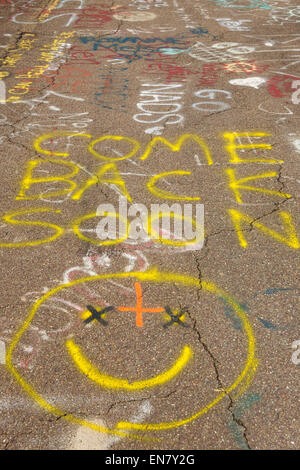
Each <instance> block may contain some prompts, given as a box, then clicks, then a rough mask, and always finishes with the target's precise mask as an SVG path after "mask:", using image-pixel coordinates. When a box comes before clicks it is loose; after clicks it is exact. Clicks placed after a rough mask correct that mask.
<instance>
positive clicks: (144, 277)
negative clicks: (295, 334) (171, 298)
mask: <svg viewBox="0 0 300 470" xmlns="http://www.w3.org/2000/svg"><path fill="white" fill-rule="evenodd" d="M114 278H116V279H124V278H125V279H126V278H136V279H138V280H140V281H144V282H162V283H179V284H183V285H186V286H190V287H197V288H199V279H197V278H193V277H191V276H187V275H182V274H176V273H168V272H160V271H158V270H157V269H151V270H149V271H146V272H131V273H114V274H101V275H98V276H91V277H87V278H82V279H77V280H76V281H72V282H69V283H67V284H63V285H60V286H58V287H55V288H54V289H52V290H51V291H49V292H47V293H46V294H45V295H43V296H42V297H41V298H40V299H38V300H37V301H36V302H35V303H34V305H33V306H32V308H31V310H30V312H29V315H28V317H27V319H26V320H25V322H24V324H23V325H22V327H21V328H20V329H19V330H18V331H17V333H16V334H15V336H14V338H13V340H12V342H11V344H10V346H9V348H8V351H7V355H6V366H7V368H8V369H9V371H10V372H11V373H12V375H13V376H14V377H15V379H16V380H17V382H18V383H19V384H20V385H21V386H22V387H23V388H24V390H25V391H26V392H27V394H28V395H29V396H30V397H31V398H32V399H34V400H35V401H36V402H37V403H38V404H39V405H40V406H41V407H42V408H44V409H45V410H46V411H48V412H49V413H53V414H54V415H56V416H60V417H62V418H63V419H65V420H66V421H69V422H71V423H73V424H77V425H80V426H87V427H89V428H91V429H93V430H95V431H100V432H104V433H108V434H116V435H120V436H122V437H130V438H135V439H143V438H142V437H141V436H139V435H134V434H131V433H129V434H128V432H126V431H125V430H142V431H159V430H165V429H171V428H175V427H179V426H183V425H185V424H188V423H190V422H192V421H194V420H195V419H197V418H199V417H200V416H201V415H203V414H205V413H207V412H208V411H209V410H210V409H211V408H213V407H214V406H215V405H216V404H217V403H218V402H219V401H221V400H222V399H223V398H224V397H225V396H226V395H228V394H229V393H230V392H232V391H233V390H235V389H236V388H237V387H238V386H239V385H240V384H241V383H242V382H243V381H244V380H246V381H247V379H248V377H250V376H251V378H252V376H253V374H254V372H255V370H256V368H257V364H258V361H257V360H256V357H255V338H254V335H253V331H252V327H251V324H250V322H249V320H248V318H247V316H246V314H245V312H244V311H243V309H242V308H241V307H240V305H239V304H238V303H237V302H236V301H235V300H234V299H233V298H232V297H231V296H229V295H228V294H227V293H226V292H224V291H223V290H221V289H219V288H218V287H217V286H215V285H214V284H212V283H210V282H207V281H204V280H202V282H201V287H202V289H204V290H206V291H208V292H212V293H214V294H215V295H217V297H221V298H223V299H224V300H225V301H226V302H227V303H228V304H229V305H230V306H231V307H232V308H233V310H234V311H235V313H236V314H237V316H238V317H239V318H240V320H241V324H242V327H243V330H244V331H245V333H246V337H247V338H248V352H247V360H246V363H245V366H244V368H243V370H242V371H241V373H240V374H239V376H238V377H237V378H236V380H235V381H234V382H233V383H232V384H231V385H230V386H229V387H227V388H226V389H224V390H222V391H221V393H220V394H219V395H218V396H217V397H216V398H215V399H214V400H213V401H212V402H210V403H209V404H208V405H206V406H205V407H204V408H202V409H201V410H199V411H198V412H197V413H195V414H194V415H192V416H190V417H189V418H186V419H183V420H180V421H173V422H165V423H144V424H139V423H130V422H119V423H117V425H116V428H115V429H109V428H107V427H104V426H99V425H97V424H94V423H92V422H89V421H86V420H84V419H79V418H76V417H75V416H73V415H69V414H66V413H65V412H64V411H62V410H60V409H59V408H56V407H54V406H52V405H51V404H50V403H48V402H47V401H46V400H45V399H44V398H43V397H42V396H41V395H39V393H38V392H36V390H35V389H34V388H33V387H32V386H31V385H30V384H29V383H28V382H27V381H26V380H25V379H24V378H23V377H22V376H21V374H19V372H18V371H17V370H16V368H15V367H14V365H13V363H12V354H13V351H14V349H15V348H16V346H17V344H18V343H19V341H20V339H21V336H22V335H23V334H24V332H25V331H26V330H27V328H28V327H29V326H30V324H31V322H32V320H33V318H34V317H35V314H36V312H37V310H38V309H39V307H40V305H42V304H43V303H44V302H45V301H46V300H47V299H48V298H49V297H51V296H52V295H53V294H56V293H57V292H59V291H61V290H63V289H65V288H68V287H72V286H75V285H78V284H81V283H83V282H91V281H96V280H105V279H114ZM249 382H250V381H247V382H246V384H247V385H249ZM243 391H245V387H244V390H243ZM120 429H122V430H124V431H120Z"/></svg>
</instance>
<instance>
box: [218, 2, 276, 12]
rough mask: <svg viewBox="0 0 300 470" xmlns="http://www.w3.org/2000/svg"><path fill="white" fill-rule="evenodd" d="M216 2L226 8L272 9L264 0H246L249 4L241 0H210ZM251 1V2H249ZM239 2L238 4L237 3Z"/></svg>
mask: <svg viewBox="0 0 300 470" xmlns="http://www.w3.org/2000/svg"><path fill="white" fill-rule="evenodd" d="M209 1H210V2H215V3H216V5H218V6H222V7H226V8H260V9H262V10H270V9H271V7H270V6H269V5H268V4H267V3H266V2H265V1H264V0H246V1H247V2H248V3H247V5H243V4H242V5H241V4H240V1H241V0H209ZM249 2H250V3H249ZM236 3H237V4H236Z"/></svg>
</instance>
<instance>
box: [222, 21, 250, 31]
mask: <svg viewBox="0 0 300 470" xmlns="http://www.w3.org/2000/svg"><path fill="white" fill-rule="evenodd" d="M216 21H217V22H218V23H220V25H221V26H224V28H227V29H229V31H250V28H249V27H248V26H243V23H251V20H232V19H230V18H216Z"/></svg>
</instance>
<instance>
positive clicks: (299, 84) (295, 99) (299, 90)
mask: <svg viewBox="0 0 300 470" xmlns="http://www.w3.org/2000/svg"><path fill="white" fill-rule="evenodd" d="M292 89H293V90H296V91H294V93H293V94H292V103H293V104H300V96H299V95H300V80H294V81H293V82H292Z"/></svg>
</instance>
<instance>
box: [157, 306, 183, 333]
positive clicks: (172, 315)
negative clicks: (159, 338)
mask: <svg viewBox="0 0 300 470" xmlns="http://www.w3.org/2000/svg"><path fill="white" fill-rule="evenodd" d="M186 310H187V307H183V308H181V309H180V310H179V312H178V314H177V315H176V314H175V313H173V312H172V310H171V308H170V307H168V306H167V307H165V311H166V313H167V314H168V315H169V317H170V319H171V320H170V321H169V322H168V323H165V324H164V325H163V327H164V328H168V327H169V326H171V325H173V323H178V325H180V326H183V327H184V328H188V325H186V324H185V323H184V322H183V321H181V320H180V318H181V317H182V316H183V315H184V313H185V312H186Z"/></svg>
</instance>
